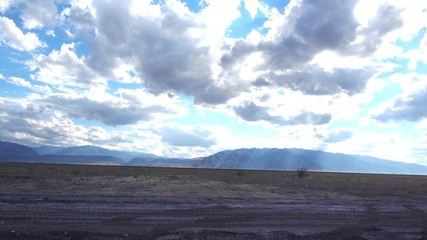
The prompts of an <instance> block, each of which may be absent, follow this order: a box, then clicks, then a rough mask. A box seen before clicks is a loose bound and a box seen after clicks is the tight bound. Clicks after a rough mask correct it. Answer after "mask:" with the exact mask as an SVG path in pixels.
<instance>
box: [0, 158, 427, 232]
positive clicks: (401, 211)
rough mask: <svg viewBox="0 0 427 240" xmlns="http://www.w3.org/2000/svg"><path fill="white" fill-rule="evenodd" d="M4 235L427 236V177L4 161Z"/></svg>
mask: <svg viewBox="0 0 427 240" xmlns="http://www.w3.org/2000/svg"><path fill="white" fill-rule="evenodd" d="M0 239H2V240H12V239H13V240H16V239H25V240H42V239H43V240H53V239H55V240H62V239H87V240H89V239H90V240H95V239H98V240H102V239H105V240H113V239H117V240H118V239H126V240H127V239H159V240H160V239H164V240H172V239H248V240H250V239H367V240H370V239H427V176H401V175H369V174H339V173H311V172H310V173H309V175H308V177H304V178H300V177H298V176H297V175H296V173H295V172H280V171H240V170H239V171H238V170H206V169H172V168H138V167H114V166H75V165H44V164H0Z"/></svg>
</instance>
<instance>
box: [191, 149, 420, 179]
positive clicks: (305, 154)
mask: <svg viewBox="0 0 427 240" xmlns="http://www.w3.org/2000/svg"><path fill="white" fill-rule="evenodd" d="M193 166H194V167H203V168H235V169H275V170H296V169H298V168H302V167H304V168H306V169H308V170H317V171H339V172H364V173H406V174H427V167H426V166H422V165H417V164H408V163H402V162H394V161H388V160H384V159H379V158H373V157H366V156H358V155H346V154H339V153H328V152H323V151H313V150H304V149H237V150H227V151H222V152H219V153H216V154H213V155H211V156H208V157H205V158H202V159H201V160H200V161H197V162H194V164H193Z"/></svg>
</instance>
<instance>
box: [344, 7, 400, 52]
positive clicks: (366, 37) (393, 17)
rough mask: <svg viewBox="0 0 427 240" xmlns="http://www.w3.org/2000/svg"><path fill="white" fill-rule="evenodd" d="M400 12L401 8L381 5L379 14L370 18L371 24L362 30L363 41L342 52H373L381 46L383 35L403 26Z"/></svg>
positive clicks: (347, 47)
mask: <svg viewBox="0 0 427 240" xmlns="http://www.w3.org/2000/svg"><path fill="white" fill-rule="evenodd" d="M400 13H401V10H398V9H396V8H395V7H393V6H391V5H389V4H387V3H386V4H384V5H381V6H380V7H379V9H378V12H377V15H376V16H375V17H374V18H373V19H371V20H370V22H369V25H368V26H367V27H366V28H363V29H361V30H360V35H361V36H362V37H363V38H362V41H361V42H359V43H357V44H352V45H350V46H346V47H345V48H344V49H342V52H343V53H344V54H356V55H361V56H367V55H370V54H372V53H373V52H374V51H376V50H377V49H378V47H379V46H380V44H381V42H382V37H383V36H384V35H385V34H387V33H389V32H391V31H393V30H395V29H397V28H400V27H402V26H403V21H402V19H401V17H400ZM385 19H387V20H385Z"/></svg>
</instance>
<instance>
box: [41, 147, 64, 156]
mask: <svg viewBox="0 0 427 240" xmlns="http://www.w3.org/2000/svg"><path fill="white" fill-rule="evenodd" d="M33 149H34V150H36V151H37V152H38V153H39V154H40V155H44V154H57V153H58V152H60V151H62V150H64V149H65V147H55V146H41V147H34V148H33Z"/></svg>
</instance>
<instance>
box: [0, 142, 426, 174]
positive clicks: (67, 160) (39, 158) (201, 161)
mask: <svg viewBox="0 0 427 240" xmlns="http://www.w3.org/2000/svg"><path fill="white" fill-rule="evenodd" d="M0 162H30V163H58V164H91V165H95V164H103V165H127V166H156V167H194V168H221V169H254V170H290V171H293V170H297V169H300V168H305V169H307V170H309V171H325V172H360V173H389V174H423V175H427V166H423V165H417V164H408V163H403V162H396V161H389V160H384V159H379V158H374V157H368V156H359V155H347V154H340V153H328V152H323V151H314V150H304V149H276V148H264V149H257V148H252V149H237V150H226V151H222V152H218V153H216V154H213V155H211V156H207V157H201V158H195V159H186V158H167V157H161V156H157V155H154V154H149V153H140V152H127V151H115V150H109V149H105V148H101V147H96V146H78V147H51V146H43V147H36V148H30V147H28V146H25V145H20V144H16V143H10V142H2V141H0Z"/></svg>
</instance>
